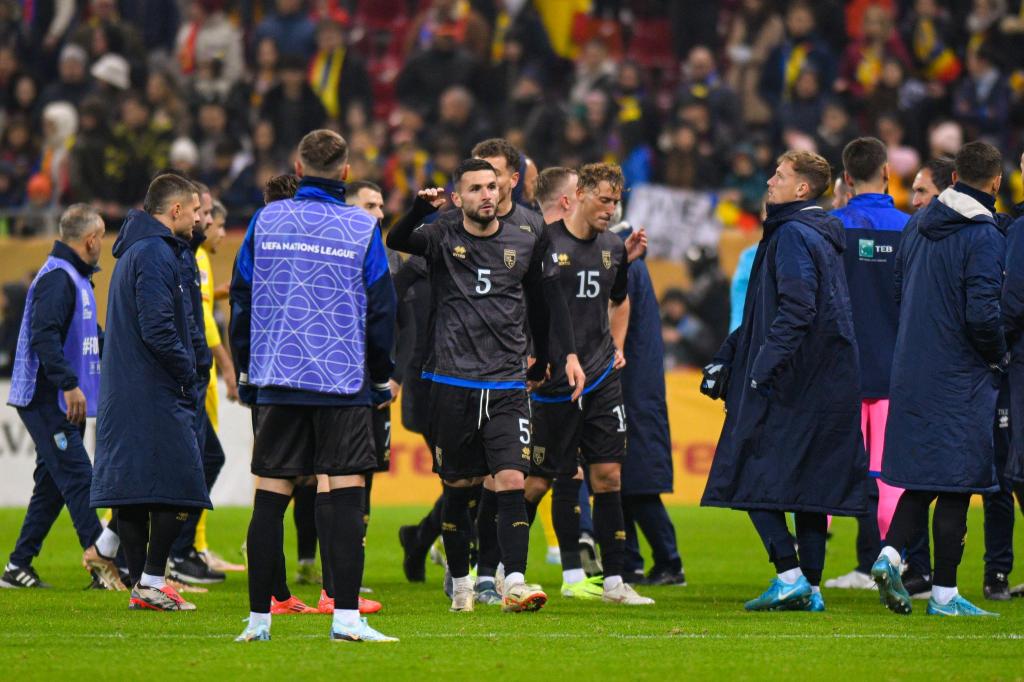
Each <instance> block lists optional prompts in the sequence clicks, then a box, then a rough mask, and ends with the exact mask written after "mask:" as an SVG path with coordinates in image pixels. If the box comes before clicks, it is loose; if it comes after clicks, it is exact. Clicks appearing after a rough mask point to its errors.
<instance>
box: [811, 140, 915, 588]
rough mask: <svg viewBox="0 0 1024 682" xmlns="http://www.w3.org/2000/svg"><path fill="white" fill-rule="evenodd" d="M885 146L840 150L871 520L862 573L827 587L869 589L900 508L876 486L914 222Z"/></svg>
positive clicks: (862, 519)
mask: <svg viewBox="0 0 1024 682" xmlns="http://www.w3.org/2000/svg"><path fill="white" fill-rule="evenodd" d="M888 158H889V157H888V151H887V150H886V148H885V143H883V142H882V141H881V140H879V139H877V138H874V137H858V138H857V139H855V140H852V141H850V142H849V143H848V144H847V145H846V147H845V148H844V149H843V179H844V180H845V182H846V185H847V186H848V187H849V189H850V194H851V197H850V199H849V201H848V202H847V205H846V207H845V208H840V209H838V210H836V211H833V213H832V215H834V216H836V217H837V218H839V219H840V220H841V221H843V226H844V227H845V228H846V250H845V251H844V252H843V262H844V265H845V267H846V281H847V284H848V285H849V290H850V305H851V306H852V309H853V326H854V329H855V330H856V333H857V350H858V351H859V353H860V394H861V431H862V432H863V434H864V446H865V448H866V449H867V452H868V476H869V477H870V478H871V479H873V480H870V481H868V482H867V486H868V502H869V510H868V514H866V515H864V516H858V517H857V566H856V568H854V569H853V570H852V571H850V572H849V573H845V574H843V575H841V576H839V577H838V578H833V579H831V580H826V581H825V587H829V588H842V589H872V588H874V586H875V581H874V580H872V579H871V564H873V563H874V562H875V558H876V557H877V556H878V550H879V549H881V547H882V541H883V540H884V538H885V534H886V531H888V530H889V521H890V520H891V519H892V513H893V511H895V509H896V502H897V501H898V500H899V499H900V494H901V493H902V492H903V491H902V490H900V489H899V488H893V487H892V486H890V485H888V484H886V483H885V482H884V481H881V480H879V479H878V477H879V475H880V474H881V471H882V448H883V447H884V446H885V418H886V415H887V414H888V413H889V373H890V371H891V369H892V352H893V344H894V343H895V342H896V323H897V321H898V316H899V311H898V310H897V308H896V300H895V298H894V297H893V293H892V292H893V289H894V287H895V286H896V285H895V283H894V280H893V268H894V267H895V262H896V249H897V247H898V246H899V242H900V235H902V234H903V227H904V226H905V225H906V224H907V221H908V220H909V219H910V216H909V215H907V214H906V213H904V212H903V211H900V210H898V209H897V208H896V206H895V205H894V204H893V200H892V197H891V196H889V194H888V193H887V192H888V189H889V162H888Z"/></svg>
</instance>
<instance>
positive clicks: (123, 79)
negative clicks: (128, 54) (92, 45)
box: [89, 54, 132, 100]
mask: <svg viewBox="0 0 1024 682" xmlns="http://www.w3.org/2000/svg"><path fill="white" fill-rule="evenodd" d="M89 74H90V75H91V76H92V77H93V78H94V79H95V80H96V87H95V88H94V89H93V92H92V94H95V95H100V96H101V97H109V98H110V99H112V100H113V99H116V98H117V97H118V96H119V95H120V94H121V92H123V91H124V90H127V89H128V88H129V87H131V84H132V82H131V67H129V66H128V60H126V59H125V58H124V57H122V56H121V55H119V54H105V55H103V56H102V57H100V58H99V59H97V60H96V61H95V62H93V65H92V66H91V67H90V68H89Z"/></svg>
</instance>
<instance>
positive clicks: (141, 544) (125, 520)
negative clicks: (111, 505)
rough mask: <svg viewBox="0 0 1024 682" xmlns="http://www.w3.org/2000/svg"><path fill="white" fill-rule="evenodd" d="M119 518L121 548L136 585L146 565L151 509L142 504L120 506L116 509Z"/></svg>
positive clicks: (118, 531)
mask: <svg viewBox="0 0 1024 682" xmlns="http://www.w3.org/2000/svg"><path fill="white" fill-rule="evenodd" d="M114 516H115V518H116V519H117V535H118V537H119V538H121V550H122V551H123V552H124V558H125V563H127V564H128V575H129V576H131V582H132V586H133V587H134V586H135V585H137V584H138V583H139V580H141V579H142V571H143V569H144V568H145V566H146V545H148V544H149V509H147V508H146V507H141V506H130V507H119V508H118V509H116V510H115V511H114Z"/></svg>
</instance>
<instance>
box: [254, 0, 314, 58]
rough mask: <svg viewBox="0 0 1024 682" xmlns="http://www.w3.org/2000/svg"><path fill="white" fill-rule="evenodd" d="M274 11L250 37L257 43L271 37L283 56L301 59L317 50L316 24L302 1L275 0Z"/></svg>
mask: <svg viewBox="0 0 1024 682" xmlns="http://www.w3.org/2000/svg"><path fill="white" fill-rule="evenodd" d="M274 4H275V7H276V11H275V12H274V13H273V14H271V15H270V16H268V17H267V18H266V19H264V20H263V21H261V22H260V24H259V26H257V27H256V32H255V34H254V36H253V43H254V44H255V45H257V46H259V44H260V41H262V40H263V39H264V38H270V39H271V40H273V41H274V45H275V46H277V51H278V53H280V54H281V56H282V57H298V58H299V59H301V60H302V61H303V62H306V61H308V60H309V58H310V57H312V56H313V53H314V52H316V26H315V25H314V24H313V21H312V20H311V19H310V18H309V16H308V15H307V14H306V8H305V4H306V3H305V2H304V0H276V2H275V3H274Z"/></svg>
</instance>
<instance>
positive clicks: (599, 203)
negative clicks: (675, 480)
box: [527, 163, 654, 605]
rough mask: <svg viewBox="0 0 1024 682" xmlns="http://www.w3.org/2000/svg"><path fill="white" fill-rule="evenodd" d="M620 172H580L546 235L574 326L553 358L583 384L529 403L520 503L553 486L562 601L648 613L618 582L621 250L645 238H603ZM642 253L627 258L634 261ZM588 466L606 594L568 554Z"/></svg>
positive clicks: (560, 381) (592, 168)
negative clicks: (568, 204) (529, 436)
mask: <svg viewBox="0 0 1024 682" xmlns="http://www.w3.org/2000/svg"><path fill="white" fill-rule="evenodd" d="M624 182H625V181H624V178H623V176H622V171H621V170H620V169H619V167H618V166H614V165H611V164H604V163H596V164H589V165H586V166H584V167H583V168H581V169H580V170H579V172H578V181H577V186H576V200H577V205H576V207H575V210H574V211H573V213H572V214H571V215H569V216H568V217H567V218H566V219H565V220H560V221H558V222H556V223H551V224H549V225H547V226H546V227H545V232H546V236H547V238H548V240H549V244H548V248H547V250H546V252H545V255H544V278H545V280H549V281H551V282H554V283H556V284H557V286H559V287H560V288H561V290H562V295H563V297H564V299H565V300H566V301H567V302H568V308H569V318H570V320H571V321H572V336H573V343H572V345H570V346H561V345H557V344H552V346H553V347H552V356H553V357H561V356H562V355H567V354H576V355H578V356H579V357H580V362H581V364H582V367H583V370H584V372H585V373H586V375H587V377H589V381H588V382H587V387H586V388H585V389H584V391H583V393H582V394H581V395H580V396H579V398H578V399H574V397H573V395H572V394H573V390H572V386H571V385H570V384H569V381H568V378H567V377H565V376H564V375H562V374H561V372H560V371H558V370H557V369H556V371H555V372H554V373H553V374H552V377H551V379H550V380H549V381H547V382H545V383H544V385H543V386H541V387H540V388H539V389H538V390H536V391H535V392H534V393H533V395H532V396H531V398H532V400H533V402H534V404H535V413H534V417H533V426H534V444H533V453H532V455H533V458H532V467H531V471H530V479H529V485H528V488H527V500H528V501H529V502H531V503H532V504H533V508H534V509H536V503H537V502H539V500H540V497H541V496H543V495H544V493H545V492H547V489H548V488H549V487H551V486H552V483H551V481H552V480H553V481H554V483H553V487H554V499H553V502H552V515H553V517H554V525H555V532H556V533H557V534H558V540H559V542H558V544H559V547H564V548H566V551H563V552H562V553H561V554H562V590H561V592H562V596H564V597H570V598H579V599H603V600H604V601H606V602H614V603H618V604H630V605H644V604H653V603H654V600H653V599H649V598H647V597H642V596H640V595H639V594H637V593H636V591H635V590H634V589H633V587H632V586H631V585H629V584H627V583H626V582H624V581H623V579H622V569H623V563H624V561H625V554H626V526H625V520H624V518H623V512H622V496H621V485H622V484H621V475H622V461H623V459H625V456H626V409H625V406H624V403H623V398H622V385H621V383H620V379H619V370H621V369H622V367H624V366H625V364H626V361H625V356H624V355H623V348H624V346H625V342H626V329H627V326H628V324H629V299H628V298H627V292H626V286H627V281H628V280H627V272H628V268H629V256H628V255H627V247H628V248H629V249H630V250H635V251H637V252H639V253H642V252H643V249H644V248H645V244H646V242H645V240H644V235H643V232H642V231H639V232H637V233H636V238H631V242H627V243H626V244H625V245H624V244H623V241H622V240H621V239H619V237H617V236H616V235H614V234H611V233H610V232H608V227H609V226H610V224H611V219H612V215H613V214H614V213H615V208H616V207H617V206H618V203H619V201H620V200H621V196H622V187H623V184H624ZM639 253H636V254H633V255H639ZM581 460H582V462H583V463H585V464H586V465H587V468H588V473H589V478H590V487H591V490H592V491H593V493H594V531H595V534H596V535H597V542H598V545H599V546H600V548H601V562H602V565H603V567H604V585H603V587H601V586H600V584H599V582H600V581H595V580H588V579H587V578H586V575H585V574H584V572H583V568H582V566H581V565H580V556H579V553H578V552H576V551H573V549H574V548H575V547H576V546H577V543H578V540H579V534H580V532H579V516H578V511H577V500H578V499H579V488H580V485H581V484H582V479H583V472H582V471H581V469H580V461H581Z"/></svg>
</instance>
